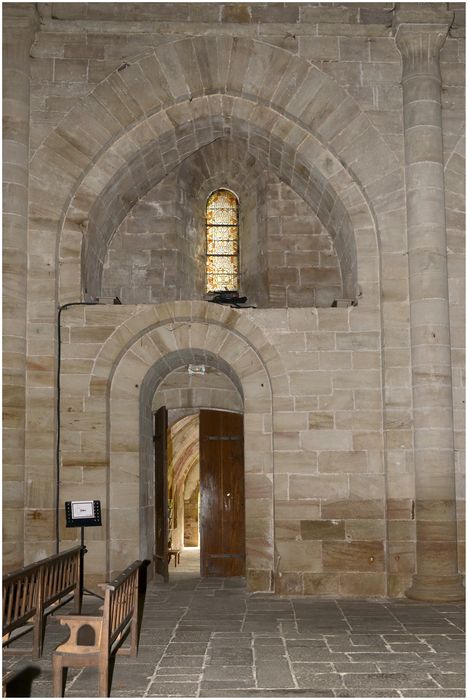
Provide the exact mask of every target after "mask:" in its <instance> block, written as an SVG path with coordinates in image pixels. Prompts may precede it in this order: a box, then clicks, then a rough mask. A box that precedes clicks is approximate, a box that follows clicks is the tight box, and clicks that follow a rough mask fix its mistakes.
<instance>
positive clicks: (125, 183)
mask: <svg viewBox="0 0 468 700" xmlns="http://www.w3.org/2000/svg"><path fill="white" fill-rule="evenodd" d="M208 56H217V57H218V61H217V62H216V65H214V62H210V60H209V59H208ZM246 56H248V57H250V59H249V60H250V62H251V64H252V71H251V72H249V70H246V68H249V67H250V64H249V65H246V63H245V61H246ZM356 133H358V134H359V137H358V139H356ZM226 135H229V137H236V138H243V139H245V140H246V143H247V148H248V150H249V152H250V153H251V154H252V155H253V156H254V157H255V158H256V159H257V160H258V161H259V163H261V164H262V165H263V164H265V165H266V166H267V167H269V168H271V169H272V170H274V171H275V172H276V173H277V174H278V176H279V177H280V179H281V180H282V181H284V182H286V183H287V184H288V185H290V186H291V187H292V189H293V190H294V191H295V192H297V193H298V194H299V195H300V196H301V197H303V199H304V200H305V201H306V202H307V203H308V204H310V206H311V207H312V208H313V210H314V211H315V212H316V213H317V215H318V216H319V218H320V220H321V221H322V223H323V225H324V226H325V228H326V229H327V231H328V232H329V234H330V236H331V237H332V239H333V241H334V245H335V248H336V251H337V254H338V257H339V259H340V266H341V271H342V277H343V293H344V295H345V296H349V297H356V296H357V295H358V294H360V295H361V301H362V302H364V303H365V302H366V299H369V302H370V304H372V303H373V302H372V301H371V300H372V299H375V291H376V287H375V285H376V283H377V281H378V279H377V278H378V263H377V239H376V233H375V226H374V223H373V218H372V215H371V212H370V210H369V207H368V205H367V202H366V196H367V195H366V190H367V189H368V188H369V187H371V186H372V185H373V184H375V183H376V182H377V181H380V180H382V178H384V177H387V176H388V175H391V174H392V173H394V172H395V171H398V170H399V167H398V162H397V160H396V158H395V156H394V155H393V154H392V153H391V151H390V149H389V148H388V146H387V145H386V143H385V142H384V140H383V139H382V137H381V136H380V135H379V133H378V131H377V130H376V129H375V128H374V127H373V126H372V125H371V123H370V121H369V120H368V118H367V117H366V116H365V115H363V113H362V112H360V110H359V108H358V106H357V104H356V103H355V102H354V101H353V100H352V98H350V97H349V95H347V94H346V92H345V91H344V90H343V89H341V88H340V87H339V86H338V85H337V84H336V83H335V82H334V81H333V80H331V79H330V78H329V77H328V76H326V75H324V74H323V73H322V72H321V71H320V70H318V69H317V68H316V67H315V66H312V65H310V64H308V63H307V62H306V61H304V60H301V59H299V58H297V57H294V56H291V55H290V54H289V53H288V52H286V51H283V50H281V49H278V48H275V47H272V46H268V45H265V44H262V43H261V42H256V41H250V40H240V39H232V38H229V37H223V38H217V39H214V38H210V37H200V38H197V39H186V40H181V41H177V42H174V43H173V44H165V45H164V50H160V49H159V48H158V49H156V50H155V52H154V54H151V55H149V56H145V57H144V58H141V59H139V60H135V61H134V62H132V63H131V64H130V65H129V66H128V67H127V68H126V69H125V70H124V71H121V72H117V71H116V72H115V73H113V74H111V75H110V76H109V77H108V78H107V79H106V80H104V81H103V82H102V83H100V85H99V86H98V87H97V88H96V89H95V90H94V91H93V93H91V94H90V95H89V96H88V97H86V98H85V99H84V100H83V101H82V103H81V104H80V106H78V107H76V108H75V109H74V110H72V111H71V112H70V113H69V114H68V115H67V116H66V117H64V119H63V120H62V122H61V123H60V125H59V126H58V127H57V129H56V130H55V131H54V132H53V133H52V134H51V135H50V136H49V137H48V138H47V139H46V140H45V142H44V143H43V145H42V146H41V147H40V148H39V149H38V151H37V153H36V155H35V157H34V158H33V161H32V167H31V188H30V192H31V199H32V202H33V205H32V207H31V212H30V214H31V231H34V230H35V229H37V228H40V229H41V230H42V232H43V234H44V231H45V229H46V230H49V231H50V234H51V235H50V236H48V240H50V241H51V242H52V239H53V235H54V234H53V232H54V231H55V232H57V227H58V230H59V244H58V245H59V247H58V250H57V253H58V255H59V260H60V273H59V277H60V279H59V296H60V300H61V301H62V302H66V301H71V300H76V299H77V298H79V297H80V295H81V294H82V290H83V288H86V289H87V290H88V291H87V293H88V294H89V295H94V294H96V292H97V291H98V289H99V286H100V281H101V271H102V264H103V262H104V258H105V250H106V246H107V243H108V241H109V240H110V237H111V236H112V234H113V232H114V231H115V229H116V227H117V225H118V223H119V222H120V221H122V219H123V217H124V216H125V215H126V213H128V211H129V210H130V208H131V207H132V206H133V205H134V204H135V202H136V201H137V200H138V198H139V197H141V196H142V194H144V193H145V192H147V191H148V190H149V189H150V188H151V187H152V186H154V184H155V183H156V182H158V181H159V180H161V178H162V177H164V176H165V175H166V174H167V173H169V172H171V171H172V170H173V169H174V168H175V167H177V166H178V165H179V164H180V163H181V162H182V161H183V160H184V159H185V158H187V157H188V156H189V155H190V154H192V153H194V152H196V151H197V150H198V149H199V148H201V147H202V146H204V145H207V144H209V143H211V142H212V141H214V140H216V139H217V138H220V137H224V136H226ZM364 146H367V147H364ZM370 153H372V157H371V156H370ZM44 168H47V169H48V170H49V171H53V174H52V175H51V177H53V176H55V182H54V185H55V187H54V188H53V194H51V191H52V188H51V187H50V184H48V185H47V189H45V185H44V183H43V181H42V178H41V172H42V171H43V169H44ZM395 182H396V184H394V186H395V187H396V188H397V189H399V188H400V184H401V183H400V182H399V180H398V177H397V178H396V179H395ZM391 186H392V185H391V184H390V189H391ZM52 252H53V251H52V250H51V253H52ZM82 261H83V266H84V268H85V270H83V272H85V278H86V279H83V278H82V271H81V262H82ZM372 265H373V267H374V273H375V274H374V279H370V275H369V267H370V266H372ZM358 268H361V270H362V273H363V274H361V272H359V271H358ZM369 285H370V286H369Z"/></svg>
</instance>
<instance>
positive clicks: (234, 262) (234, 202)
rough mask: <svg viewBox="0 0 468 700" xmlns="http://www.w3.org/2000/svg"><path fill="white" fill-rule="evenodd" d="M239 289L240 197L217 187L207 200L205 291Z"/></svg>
mask: <svg viewBox="0 0 468 700" xmlns="http://www.w3.org/2000/svg"><path fill="white" fill-rule="evenodd" d="M225 290H227V291H230V292H237V291H238V290H239V201H238V199H237V197H236V195H235V194H234V193H233V192H230V190H225V189H220V190H216V191H215V192H213V193H212V194H210V196H209V197H208V200H207V203H206V291H207V292H221V291H225Z"/></svg>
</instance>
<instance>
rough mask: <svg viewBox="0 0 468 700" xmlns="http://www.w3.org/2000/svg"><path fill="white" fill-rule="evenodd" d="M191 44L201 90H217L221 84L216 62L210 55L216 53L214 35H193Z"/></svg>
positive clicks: (206, 91)
mask: <svg viewBox="0 0 468 700" xmlns="http://www.w3.org/2000/svg"><path fill="white" fill-rule="evenodd" d="M192 46H193V49H194V52H195V56H196V60H197V65H198V70H199V73H200V79H201V83H202V86H203V91H204V92H205V93H209V92H212V91H217V90H218V89H219V88H220V86H221V81H220V76H219V73H218V62H217V61H213V60H212V57H213V56H216V53H217V49H216V37H214V36H198V37H194V38H193V39H192Z"/></svg>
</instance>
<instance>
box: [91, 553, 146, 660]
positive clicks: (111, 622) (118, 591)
mask: <svg viewBox="0 0 468 700" xmlns="http://www.w3.org/2000/svg"><path fill="white" fill-rule="evenodd" d="M141 564H142V562H141V561H135V562H133V564H132V565H131V566H129V567H127V568H126V569H125V570H124V571H122V573H121V574H120V575H119V576H118V577H117V578H115V579H114V580H113V581H111V582H110V583H105V584H103V586H102V588H103V589H104V608H103V625H102V635H101V648H107V649H109V650H110V649H111V648H112V647H113V645H114V644H115V643H116V642H117V641H119V640H120V639H121V637H122V634H123V633H124V632H125V631H126V629H127V628H128V626H129V625H130V624H132V627H133V630H132V634H133V636H134V635H135V634H136V628H137V621H138V600H139V598H138V595H139V573H140V567H141ZM134 642H136V640H132V644H133V643H134Z"/></svg>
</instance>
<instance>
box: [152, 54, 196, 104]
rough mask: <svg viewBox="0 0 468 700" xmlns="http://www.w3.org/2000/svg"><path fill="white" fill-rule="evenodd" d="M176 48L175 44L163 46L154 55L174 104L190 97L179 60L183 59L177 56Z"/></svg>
mask: <svg viewBox="0 0 468 700" xmlns="http://www.w3.org/2000/svg"><path fill="white" fill-rule="evenodd" d="M176 47H177V42H175V43H169V44H163V45H162V46H157V47H156V49H155V55H156V58H157V60H158V63H159V65H160V66H161V70H162V73H163V75H164V79H165V82H166V83H167V86H168V88H169V90H170V93H171V95H172V97H173V99H174V101H175V102H177V101H179V100H181V99H190V97H191V91H190V87H189V85H188V82H187V80H186V79H185V71H184V67H183V65H181V62H180V59H181V58H182V60H184V58H185V57H184V56H183V55H182V56H179V52H178V50H177V48H176ZM197 70H198V69H197Z"/></svg>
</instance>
